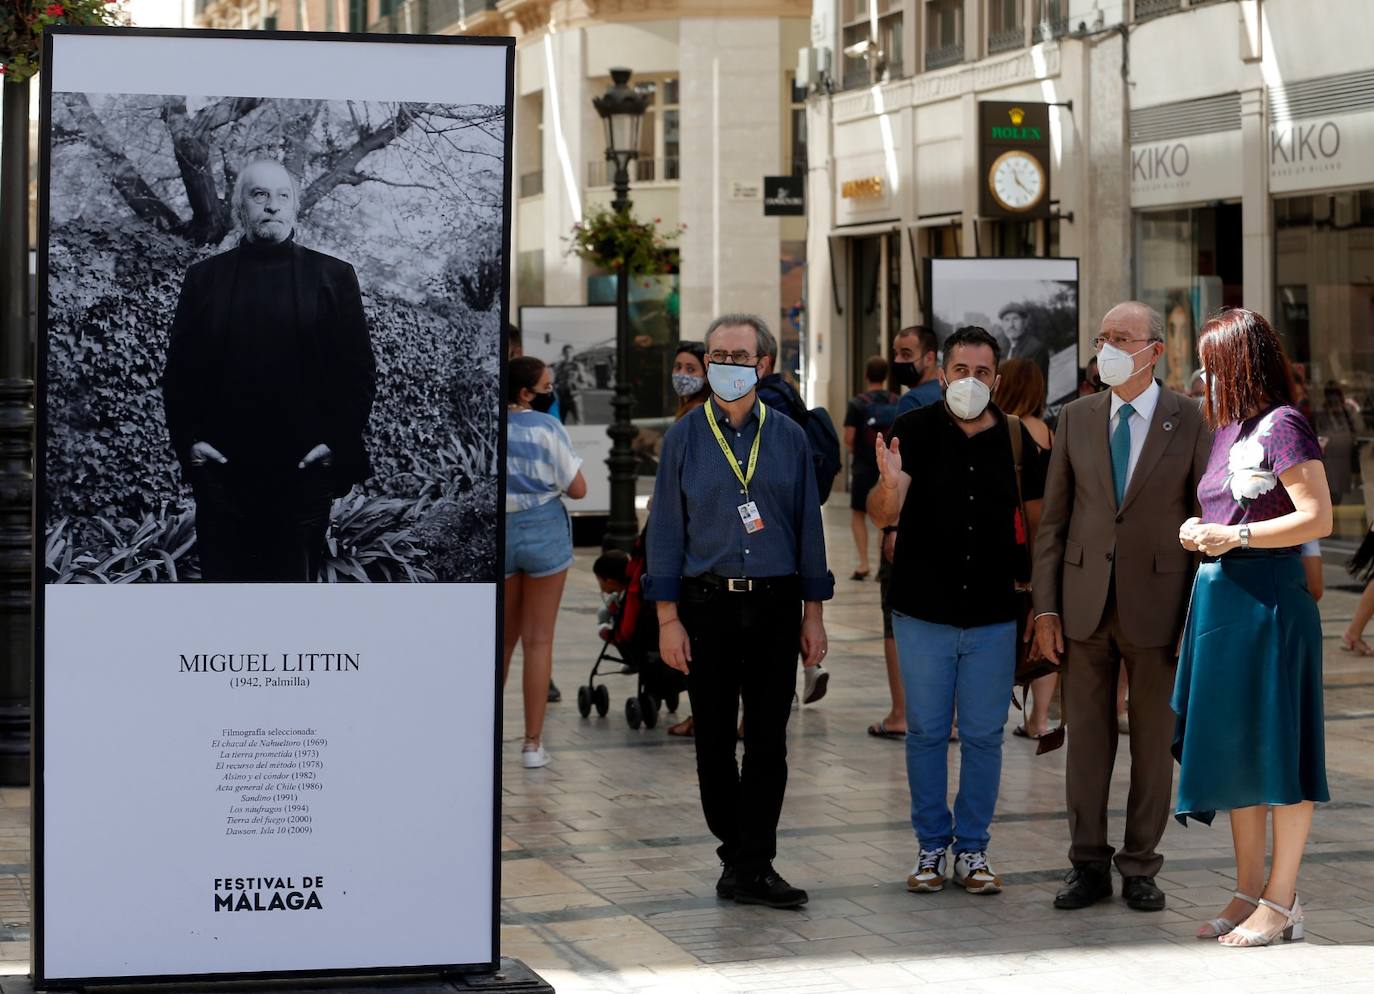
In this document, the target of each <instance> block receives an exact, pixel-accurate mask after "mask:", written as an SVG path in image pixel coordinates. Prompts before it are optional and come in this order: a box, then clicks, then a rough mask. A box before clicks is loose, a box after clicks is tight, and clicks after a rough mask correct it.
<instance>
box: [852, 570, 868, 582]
mask: <svg viewBox="0 0 1374 994" xmlns="http://www.w3.org/2000/svg"><path fill="white" fill-rule="evenodd" d="M849 578H850V579H851V580H867V579H868V570H866V569H856V570H855V571H854V572H853V573H851V574H849Z"/></svg>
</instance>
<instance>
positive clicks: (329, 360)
mask: <svg viewBox="0 0 1374 994" xmlns="http://www.w3.org/2000/svg"><path fill="white" fill-rule="evenodd" d="M299 201H300V190H299V187H298V185H297V183H296V181H295V179H294V178H293V177H292V176H291V174H290V173H288V172H287V171H286V169H285V168H284V167H283V166H282V165H281V164H280V163H278V162H274V161H271V160H259V161H256V162H253V163H250V164H249V165H248V166H246V167H245V168H244V169H243V171H242V172H241V173H240V174H239V176H238V180H237V182H236V183H235V186H234V191H233V197H232V205H233V213H234V219H235V221H236V223H237V224H238V226H239V227H240V230H241V231H242V236H241V238H240V240H239V243H238V245H237V246H236V247H235V248H232V249H229V250H228V251H227V252H222V253H220V254H219V255H215V256H211V257H210V258H208V259H205V260H203V261H201V262H198V263H196V264H195V265H193V266H191V268H190V269H189V270H187V272H186V279H185V281H184V282H183V283H182V287H181V297H180V299H179V300H178V301H177V309H176V316H175V317H174V318H173V321H172V329H171V336H170V342H169V344H168V348H167V368H166V371H165V373H164V378H163V400H164V403H165V405H166V413H167V429H168V432H169V433H170V435H171V440H172V448H173V450H174V451H175V452H176V456H177V459H178V461H179V462H180V463H181V468H182V473H183V474H184V476H185V478H186V479H187V480H188V481H189V482H190V484H191V488H192V490H193V491H194V493H195V498H196V544H197V547H198V549H199V552H200V564H201V576H202V578H203V579H205V580H257V581H297V582H300V581H314V580H317V579H318V578H319V569H320V561H321V558H322V556H323V552H324V538H325V531H326V529H327V528H328V525H329V511H330V506H331V505H332V503H333V500H334V498H335V497H338V496H342V495H344V494H346V493H347V492H348V491H349V489H350V488H351V487H352V486H353V485H354V484H355V483H358V482H360V481H362V480H365V479H367V477H368V476H370V475H371V472H372V469H371V465H370V463H369V461H368V455H367V449H366V447H365V445H364V442H363V432H364V430H365V429H366V427H367V419H368V416H369V415H370V413H371V411H372V401H373V398H374V396H375V394H376V377H377V370H376V362H375V359H374V358H373V354H372V342H371V339H370V337H369V335H368V330H367V321H366V318H365V317H364V315H363V302H362V293H361V291H360V290H359V288H358V277H357V274H356V273H355V272H354V271H353V267H352V266H351V265H349V264H348V263H346V262H344V261H343V260H341V259H336V258H334V257H332V256H328V255H325V254H323V253H321V252H315V251H313V250H311V249H308V248H304V247H303V246H301V245H299V244H297V242H296V241H295V234H296V216H297V211H298V210H299Z"/></svg>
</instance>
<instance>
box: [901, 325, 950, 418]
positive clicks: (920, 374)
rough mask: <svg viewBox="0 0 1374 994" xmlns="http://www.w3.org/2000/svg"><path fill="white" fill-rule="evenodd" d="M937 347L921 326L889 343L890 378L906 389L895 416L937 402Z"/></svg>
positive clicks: (938, 362)
mask: <svg viewBox="0 0 1374 994" xmlns="http://www.w3.org/2000/svg"><path fill="white" fill-rule="evenodd" d="M939 351H940V343H939V340H938V339H936V337H935V332H933V331H931V330H930V329H929V328H927V327H926V326H925V325H923V324H915V325H911V326H910V327H908V328H903V329H902V330H901V331H899V332H897V337H896V338H894V339H893V340H892V377H893V379H895V380H896V381H897V383H898V385H899V386H903V387H907V388H909V389H908V390H907V391H906V392H905V393H904V394H902V399H901V400H899V401H897V416H898V417H901V416H902V415H903V414H905V413H906V412H907V411H914V410H916V409H917V408H918V407H925V406H926V405H927V404H934V403H937V402H938V401H939V400H940V395H941V392H942V391H941V387H940V360H939V355H938V354H939Z"/></svg>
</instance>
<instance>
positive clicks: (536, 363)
mask: <svg viewBox="0 0 1374 994" xmlns="http://www.w3.org/2000/svg"><path fill="white" fill-rule="evenodd" d="M506 379H507V383H508V391H507V401H508V410H507V414H506V605H505V619H506V622H505V631H504V648H505V669H504V671H503V676H502V681H503V683H504V681H505V678H506V677H508V676H509V675H510V664H511V660H512V659H513V658H514V657H515V647H516V645H521V646H523V648H524V677H523V680H522V688H523V691H524V698H525V741H524V745H523V747H522V749H521V756H520V758H521V762H522V764H523V765H524V767H525V769H527V770H530V769H537V768H538V767H541V766H547V765H548V763H549V754H548V751H547V750H546V749H545V748H544V742H543V733H544V712H545V710H546V708H547V705H548V697H549V687H550V683H551V681H550V677H551V675H552V672H553V630H554V624H555V623H556V622H557V620H558V605H559V603H560V602H561V601H562V599H563V584H564V582H565V581H566V580H567V578H568V567H569V566H571V565H572V564H573V546H572V523H571V522H570V521H569V519H568V512H567V510H566V509H565V508H564V507H563V501H562V500H561V499H560V498H561V497H562V496H564V495H567V496H568V497H571V498H572V499H573V500H579V499H581V498H582V497H585V496H586V495H587V481H586V480H585V479H583V477H582V458H581V457H580V456H579V455H578V454H577V452H576V451H575V450H574V449H573V444H572V440H571V439H570V438H569V437H568V432H567V430H566V429H565V428H564V427H563V426H562V424H560V423H559V421H558V419H557V418H555V417H552V416H551V415H550V414H549V413H548V411H549V408H550V407H551V406H552V404H553V381H552V377H551V376H550V374H549V368H548V367H547V366H545V365H544V363H543V361H542V360H539V359H536V358H534V357H533V356H519V357H517V358H515V359H511V360H510V366H509V370H508V372H507V377H506Z"/></svg>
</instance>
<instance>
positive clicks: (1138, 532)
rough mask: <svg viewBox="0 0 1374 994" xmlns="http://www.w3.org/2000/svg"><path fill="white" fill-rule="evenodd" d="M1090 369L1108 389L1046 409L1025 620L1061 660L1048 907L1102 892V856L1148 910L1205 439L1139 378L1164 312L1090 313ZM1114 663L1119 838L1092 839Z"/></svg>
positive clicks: (1106, 782)
mask: <svg viewBox="0 0 1374 994" xmlns="http://www.w3.org/2000/svg"><path fill="white" fill-rule="evenodd" d="M1094 345H1095V346H1096V349H1097V366H1098V375H1099V376H1100V377H1101V378H1102V382H1103V383H1104V384H1106V385H1107V386H1108V387H1110V390H1108V391H1106V392H1103V393H1100V394H1096V395H1094V396H1090V397H1083V398H1080V399H1078V400H1075V401H1074V402H1073V403H1071V404H1069V405H1068V406H1067V407H1065V408H1064V410H1063V411H1062V412H1061V413H1060V416H1059V431H1058V434H1057V435H1056V437H1055V440H1054V449H1053V451H1052V454H1051V456H1050V468H1049V475H1048V479H1047V481H1046V484H1045V505H1044V514H1043V516H1042V517H1041V519H1040V530H1039V534H1038V536H1037V540H1036V545H1035V569H1034V577H1033V579H1034V592H1033V595H1032V598H1033V602H1034V608H1035V614H1036V618H1035V632H1036V641H1037V644H1038V647H1039V649H1040V651H1041V652H1043V653H1044V655H1045V656H1046V657H1047V658H1048V659H1050V660H1051V661H1053V662H1056V663H1057V662H1060V660H1063V661H1064V679H1063V695H1064V715H1065V723H1066V724H1067V725H1068V726H1069V736H1068V757H1067V760H1066V763H1067V766H1066V770H1065V778H1064V779H1065V792H1066V794H1067V800H1068V810H1069V834H1070V837H1071V845H1070V847H1069V862H1070V863H1071V864H1072V869H1071V870H1070V871H1069V873H1068V876H1067V877H1066V886H1065V887H1064V888H1063V889H1062V890H1061V891H1060V892H1059V893H1058V895H1056V897H1055V899H1054V906H1055V907H1056V908H1064V909H1075V908H1085V907H1087V906H1089V905H1091V904H1094V903H1096V902H1097V901H1100V900H1102V899H1103V898H1106V897H1109V896H1111V893H1112V877H1111V862H1112V858H1113V854H1115V859H1116V866H1117V869H1118V871H1119V872H1120V873H1121V876H1122V896H1123V897H1124V898H1125V900H1126V904H1127V905H1128V906H1129V907H1131V908H1134V909H1136V910H1137V911H1160V910H1163V908H1164V904H1165V899H1164V893H1163V892H1162V891H1161V890H1160V889H1159V887H1158V886H1156V884H1155V876H1156V874H1158V873H1159V869H1160V867H1161V866H1162V865H1163V862H1164V858H1163V857H1162V856H1161V855H1160V854H1159V852H1158V851H1157V846H1158V845H1159V840H1160V838H1161V837H1162V836H1163V835H1164V828H1165V825H1166V824H1167V822H1168V818H1169V805H1170V791H1171V781H1172V778H1173V757H1172V756H1171V754H1170V751H1169V750H1170V745H1171V743H1172V741H1173V733H1174V714H1173V711H1172V710H1171V709H1170V706H1169V699H1170V695H1171V694H1172V692H1173V686H1174V663H1175V659H1176V656H1175V654H1176V652H1177V647H1178V641H1179V634H1180V633H1181V631H1182V629H1183V620H1184V613H1185V610H1186V608H1187V604H1188V592H1189V588H1190V585H1191V580H1192V569H1193V560H1192V557H1191V556H1190V555H1189V554H1188V553H1186V552H1184V551H1183V550H1182V549H1180V548H1179V545H1178V525H1179V522H1181V521H1184V520H1186V519H1187V518H1189V517H1191V516H1193V515H1194V514H1196V513H1198V512H1197V484H1198V480H1199V479H1200V478H1201V477H1202V474H1203V471H1204V470H1205V468H1206V466H1207V456H1208V453H1209V452H1210V450H1211V441H1212V440H1211V436H1210V433H1209V432H1208V430H1207V427H1206V425H1205V424H1204V422H1203V419H1202V415H1201V413H1200V411H1199V410H1198V407H1197V405H1196V404H1192V403H1188V402H1187V401H1186V400H1185V399H1184V398H1181V397H1180V396H1179V395H1178V394H1176V393H1174V392H1173V391H1172V390H1164V389H1162V388H1161V386H1160V383H1159V381H1158V380H1156V379H1155V378H1154V368H1155V364H1156V363H1157V362H1158V361H1159V358H1160V356H1162V355H1163V354H1164V319H1163V317H1162V316H1161V315H1160V314H1159V312H1158V311H1156V310H1154V309H1153V308H1151V307H1149V306H1147V305H1145V304H1142V303H1138V302H1135V301H1131V302H1127V303H1124V304H1118V305H1117V306H1116V307H1113V308H1112V309H1111V310H1110V311H1108V312H1107V315H1106V317H1104V318H1103V319H1102V326H1101V333H1100V334H1099V335H1098V337H1097V339H1096V340H1095V342H1094ZM1118 660H1121V661H1124V662H1125V664H1126V671H1127V673H1128V674H1129V679H1130V686H1131V695H1130V703H1129V709H1130V712H1129V713H1130V730H1131V737H1130V741H1131V789H1130V794H1129V795H1128V797H1127V800H1126V834H1125V843H1124V845H1123V846H1122V848H1121V849H1120V850H1114V849H1113V847H1112V845H1111V844H1110V843H1109V842H1108V836H1107V800H1108V792H1109V790H1110V788H1111V779H1112V767H1113V765H1114V763H1115V761H1116V748H1117V735H1118V729H1117V719H1116V691H1117V686H1116V685H1117V679H1118V672H1119V669H1120V667H1119V665H1118Z"/></svg>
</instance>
